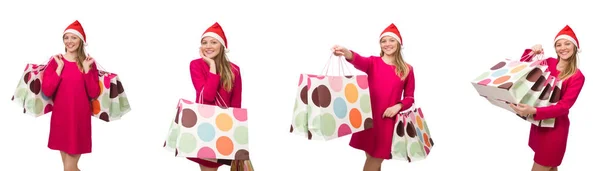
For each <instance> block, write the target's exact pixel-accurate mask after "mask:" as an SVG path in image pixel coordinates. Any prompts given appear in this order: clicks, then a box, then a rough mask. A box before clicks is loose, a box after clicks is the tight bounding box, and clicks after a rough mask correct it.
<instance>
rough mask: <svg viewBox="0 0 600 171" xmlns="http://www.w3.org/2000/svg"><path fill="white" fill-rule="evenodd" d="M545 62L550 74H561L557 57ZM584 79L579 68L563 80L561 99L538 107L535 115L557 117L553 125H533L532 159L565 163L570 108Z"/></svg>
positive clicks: (536, 117)
mask: <svg viewBox="0 0 600 171" xmlns="http://www.w3.org/2000/svg"><path fill="white" fill-rule="evenodd" d="M526 53H527V52H526ZM521 60H523V59H521ZM546 62H547V64H548V69H549V70H550V75H552V76H555V77H558V75H559V74H560V71H558V70H556V65H557V64H558V59H556V58H548V59H547V60H546ZM584 82H585V77H584V76H583V73H581V71H580V70H579V69H577V71H576V72H575V74H573V75H572V76H571V77H569V78H567V79H566V80H563V83H562V88H561V91H560V97H561V98H560V100H559V101H558V103H556V104H555V105H551V106H547V107H537V108H536V109H537V112H536V114H535V116H534V119H536V120H542V119H549V118H556V119H555V121H556V122H555V123H554V128H544V127H538V126H535V125H533V124H532V125H531V129H530V132H529V147H531V149H532V150H533V151H534V152H535V156H534V159H533V160H534V161H535V162H536V163H538V164H540V165H543V166H547V167H557V166H559V165H560V164H561V163H562V160H563V157H564V155H565V151H566V148H567V138H568V135H569V125H570V122H569V115H568V114H569V109H570V108H571V107H572V106H573V104H575V101H576V100H577V97H578V96H579V93H580V92H581V88H582V87H583V83H584Z"/></svg>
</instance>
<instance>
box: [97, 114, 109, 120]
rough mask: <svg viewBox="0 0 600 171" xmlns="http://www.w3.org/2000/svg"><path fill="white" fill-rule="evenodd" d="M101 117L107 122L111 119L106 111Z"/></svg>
mask: <svg viewBox="0 0 600 171" xmlns="http://www.w3.org/2000/svg"><path fill="white" fill-rule="evenodd" d="M99 118H100V120H103V121H106V122H108V121H109V117H108V113H106V112H102V113H101V114H100V117H99Z"/></svg>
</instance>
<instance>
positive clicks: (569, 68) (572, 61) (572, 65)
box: [556, 46, 577, 80]
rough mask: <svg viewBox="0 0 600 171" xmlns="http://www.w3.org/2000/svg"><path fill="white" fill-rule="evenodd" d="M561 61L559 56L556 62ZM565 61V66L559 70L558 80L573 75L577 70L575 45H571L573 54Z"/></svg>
mask: <svg viewBox="0 0 600 171" xmlns="http://www.w3.org/2000/svg"><path fill="white" fill-rule="evenodd" d="M556 56H558V53H557V54H556ZM561 61H562V60H560V57H559V60H558V63H560V62H561ZM566 61H567V62H568V64H567V65H566V66H565V68H564V69H563V71H561V72H560V74H558V79H560V80H566V79H567V78H569V77H571V76H573V74H575V73H576V72H577V46H573V55H571V56H570V57H569V59H567V60H566Z"/></svg>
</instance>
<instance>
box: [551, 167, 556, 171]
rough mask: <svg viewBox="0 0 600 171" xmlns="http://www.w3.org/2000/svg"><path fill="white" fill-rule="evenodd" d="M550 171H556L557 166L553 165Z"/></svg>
mask: <svg viewBox="0 0 600 171" xmlns="http://www.w3.org/2000/svg"><path fill="white" fill-rule="evenodd" d="M550 171H558V167H553V168H552V169H550Z"/></svg>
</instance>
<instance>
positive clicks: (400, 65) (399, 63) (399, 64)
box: [379, 42, 410, 80]
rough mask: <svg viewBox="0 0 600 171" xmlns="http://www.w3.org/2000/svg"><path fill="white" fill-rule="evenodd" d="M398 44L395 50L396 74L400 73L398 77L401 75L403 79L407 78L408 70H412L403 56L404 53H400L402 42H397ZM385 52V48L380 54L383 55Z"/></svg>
mask: <svg viewBox="0 0 600 171" xmlns="http://www.w3.org/2000/svg"><path fill="white" fill-rule="evenodd" d="M396 45H397V47H398V48H397V49H396V52H394V54H393V56H394V66H396V75H398V77H400V78H401V79H402V80H404V79H406V77H407V76H408V72H409V71H410V68H409V67H408V64H407V63H406V62H405V61H404V58H402V53H400V49H401V45H400V43H398V42H396ZM383 55H384V53H383V49H382V50H381V52H380V53H379V56H381V57H383Z"/></svg>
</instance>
